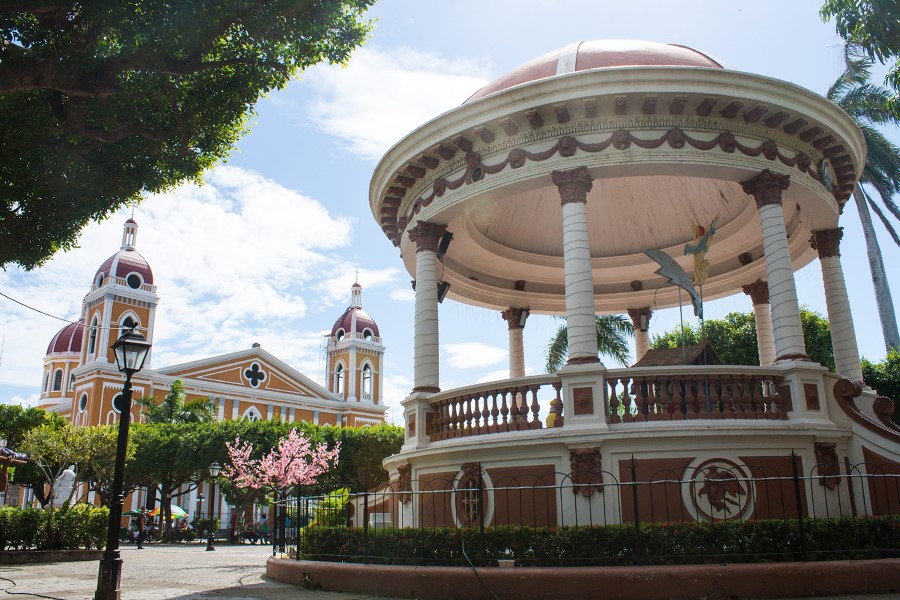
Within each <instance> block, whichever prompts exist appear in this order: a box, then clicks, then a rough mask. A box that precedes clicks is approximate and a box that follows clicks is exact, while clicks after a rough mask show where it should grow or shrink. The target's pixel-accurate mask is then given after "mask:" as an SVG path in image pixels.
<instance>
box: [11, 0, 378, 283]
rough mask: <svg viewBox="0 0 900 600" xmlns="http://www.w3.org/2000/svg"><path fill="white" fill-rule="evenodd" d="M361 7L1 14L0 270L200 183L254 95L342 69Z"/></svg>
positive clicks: (314, 4)
mask: <svg viewBox="0 0 900 600" xmlns="http://www.w3.org/2000/svg"><path fill="white" fill-rule="evenodd" d="M373 2H374V0H191V1H189V2H171V1H168V0H117V1H116V2H81V1H76V0H59V1H57V2H22V1H13V2H3V3H2V4H0V124H2V126H0V181H2V182H3V185H2V186H0V265H3V264H7V263H9V262H16V263H18V264H20V265H22V266H23V267H25V268H33V267H35V266H36V265H39V264H40V263H41V262H43V261H45V260H46V259H47V258H49V257H50V256H51V255H52V254H53V253H54V252H55V251H57V250H58V249H61V248H71V247H72V246H73V245H74V244H75V242H76V239H77V236H78V233H79V231H80V230H81V229H82V228H83V227H84V225H86V224H87V222H88V221H89V220H91V219H100V218H103V217H104V216H106V215H108V214H109V213H110V212H111V211H113V210H115V209H117V208H119V207H121V206H123V205H124V204H126V203H129V202H132V201H138V200H140V198H141V195H142V194H144V193H146V192H158V191H162V190H166V189H168V188H171V187H172V186H174V185H176V184H178V183H179V182H181V181H183V180H185V179H197V178H199V177H200V176H201V174H202V172H203V171H204V170H205V169H208V168H209V167H211V166H212V165H214V164H215V163H216V162H217V161H218V160H220V159H222V158H224V157H226V156H227V155H228V153H229V151H230V150H231V149H232V147H233V145H234V143H235V142H236V141H237V140H238V139H239V138H240V137H241V136H242V135H243V134H244V133H245V132H246V131H247V128H248V123H249V117H250V116H251V115H252V114H253V110H254V105H255V103H256V101H257V100H258V99H259V97H260V95H262V94H265V93H267V92H270V91H271V90H274V89H279V88H282V87H284V86H285V85H286V84H287V83H288V81H290V79H291V78H292V77H293V76H294V75H295V74H297V73H298V72H299V71H302V70H303V69H306V68H308V67H310V66H312V65H315V64H317V63H320V62H323V61H328V62H331V63H345V62H346V61H347V60H348V58H349V56H350V53H351V52H352V50H353V49H354V48H356V47H357V46H359V45H360V44H361V43H363V41H364V40H365V39H366V36H367V35H368V33H369V30H370V28H371V24H370V23H369V22H368V21H364V20H363V15H364V13H365V11H366V10H367V9H368V7H369V6H371V5H372V4H373Z"/></svg>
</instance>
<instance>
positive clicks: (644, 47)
mask: <svg viewBox="0 0 900 600" xmlns="http://www.w3.org/2000/svg"><path fill="white" fill-rule="evenodd" d="M613 67H707V68H712V69H722V68H724V67H723V66H722V64H721V63H719V62H718V61H717V60H714V59H713V58H711V57H709V56H708V55H706V54H703V53H702V52H699V51H697V50H694V49H692V48H688V47H687V46H678V45H676V44H660V43H658V42H642V41H636V40H597V41H592V42H578V43H575V44H570V45H568V46H566V47H565V48H559V49H558V50H553V51H552V52H548V53H546V54H543V55H541V56H538V57H537V58H534V59H532V60H530V61H528V62H526V63H524V64H522V65H519V66H518V67H516V68H515V69H513V70H512V71H510V72H508V73H506V74H505V75H503V76H501V77H499V78H498V79H495V80H494V81H493V82H491V83H489V84H487V85H486V86H484V87H483V88H481V89H480V90H478V91H477V92H475V94H473V95H472V97H470V98H469V99H468V100H466V102H471V101H473V100H477V99H478V98H483V97H484V96H487V95H489V94H493V93H495V92H499V91H501V90H505V89H507V88H511V87H513V86H517V85H521V84H523V83H528V82H531V81H537V80H539V79H546V78H548V77H554V76H556V75H563V74H565V73H572V72H574V71H588V70H591V69H609V68H613Z"/></svg>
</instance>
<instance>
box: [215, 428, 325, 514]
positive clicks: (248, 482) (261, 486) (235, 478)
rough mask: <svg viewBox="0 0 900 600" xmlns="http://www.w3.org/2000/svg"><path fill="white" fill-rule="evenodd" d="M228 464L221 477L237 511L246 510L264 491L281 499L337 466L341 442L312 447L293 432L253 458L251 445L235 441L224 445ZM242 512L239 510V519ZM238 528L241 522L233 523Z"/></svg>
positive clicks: (294, 430)
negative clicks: (267, 451)
mask: <svg viewBox="0 0 900 600" xmlns="http://www.w3.org/2000/svg"><path fill="white" fill-rule="evenodd" d="M225 446H226V448H227V449H228V460H229V464H227V465H225V466H224V467H223V468H222V475H223V476H224V477H226V478H228V479H229V481H230V482H231V488H232V494H231V496H232V499H233V501H234V502H235V505H236V506H237V507H238V508H239V509H243V508H246V507H247V506H248V505H249V504H250V503H252V502H253V500H254V499H256V498H258V497H259V496H260V495H262V494H265V493H266V492H269V491H271V492H274V493H275V496H276V500H277V499H280V498H284V497H285V496H286V495H287V492H288V491H289V490H290V489H291V488H293V487H294V486H297V485H310V484H313V483H315V482H316V479H318V478H319V476H320V475H322V474H323V473H325V472H327V471H328V469H330V468H331V467H333V466H334V465H336V464H337V461H338V454H339V453H340V450H341V445H340V442H338V443H337V444H335V446H334V448H332V449H331V450H329V449H328V448H327V447H326V446H325V445H324V444H318V445H316V446H313V445H312V444H311V443H310V441H309V439H308V438H307V437H305V436H304V435H302V434H301V433H300V432H298V431H297V430H296V429H292V430H291V432H290V433H289V434H288V436H287V437H286V438H282V439H281V440H280V441H279V442H278V445H277V446H276V447H275V448H273V449H272V450H271V451H270V452H269V453H268V454H266V455H265V456H263V457H262V458H259V459H255V458H253V444H251V443H250V442H247V441H242V440H241V439H240V438H236V439H235V440H234V442H233V443H228V442H225ZM243 512H244V511H243V510H239V511H238V515H239V518H241V517H242V516H243ZM233 525H234V526H236V527H240V526H241V523H235V524H233Z"/></svg>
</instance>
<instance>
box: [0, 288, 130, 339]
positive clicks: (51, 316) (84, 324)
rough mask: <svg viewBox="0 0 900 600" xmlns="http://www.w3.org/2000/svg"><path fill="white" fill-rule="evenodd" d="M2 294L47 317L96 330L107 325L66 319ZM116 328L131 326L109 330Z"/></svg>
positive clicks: (1, 294) (1, 293) (0, 293)
mask: <svg viewBox="0 0 900 600" xmlns="http://www.w3.org/2000/svg"><path fill="white" fill-rule="evenodd" d="M0 296H3V297H4V298H6V299H7V300H9V301H11V302H15V303H16V304H18V305H19V306H23V307H25V308H27V309H28V310H32V311H34V312H36V313H39V314H42V315H44V316H45V317H50V318H51V319H56V320H57V321H62V322H63V323H70V324H72V325H78V326H80V327H92V328H93V329H96V330H98V331H100V330H103V329H105V327H103V326H102V325H93V326H92V325H88V324H87V323H85V322H84V321H81V320H79V321H72V320H71V319H64V318H62V317H57V316H56V315H52V314H50V313H48V312H44V311H43V310H41V309H39V308H35V307H33V306H30V305H28V304H25V303H24V302H22V301H21V300H16V299H15V298H13V297H12V296H7V295H6V294H4V293H3V292H0ZM116 329H129V328H127V327H124V328H123V327H121V326H119V325H116V326H113V327H109V330H110V331H113V330H116Z"/></svg>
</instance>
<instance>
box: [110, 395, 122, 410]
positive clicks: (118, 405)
mask: <svg viewBox="0 0 900 600" xmlns="http://www.w3.org/2000/svg"><path fill="white" fill-rule="evenodd" d="M124 401H125V398H124V396H122V394H116V395H115V396H114V397H113V399H112V407H113V410H114V411H116V412H117V413H120V412H122V407H123V404H124Z"/></svg>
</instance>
